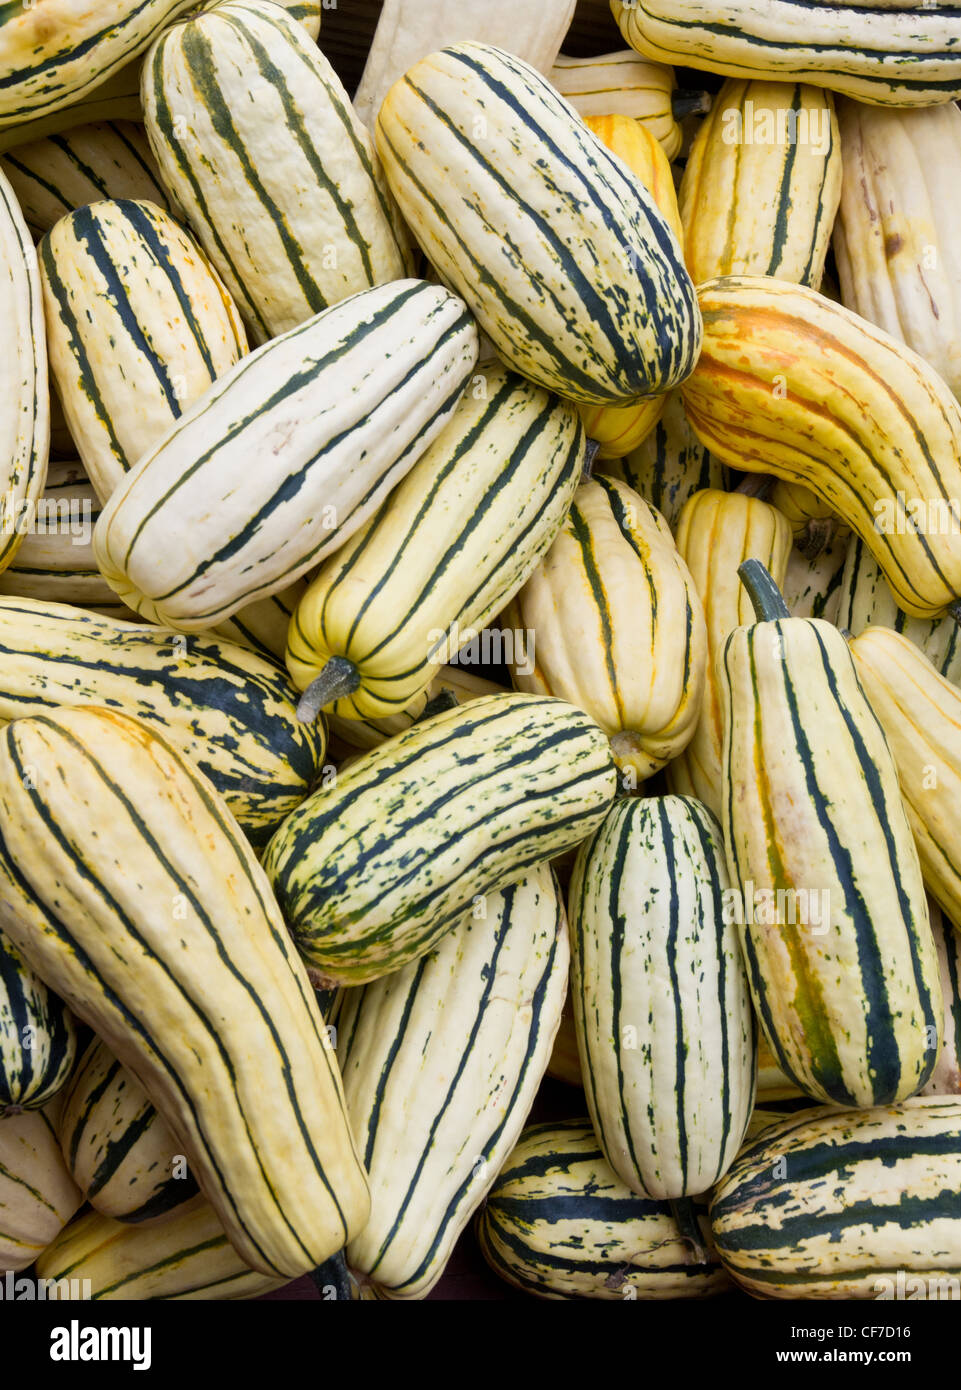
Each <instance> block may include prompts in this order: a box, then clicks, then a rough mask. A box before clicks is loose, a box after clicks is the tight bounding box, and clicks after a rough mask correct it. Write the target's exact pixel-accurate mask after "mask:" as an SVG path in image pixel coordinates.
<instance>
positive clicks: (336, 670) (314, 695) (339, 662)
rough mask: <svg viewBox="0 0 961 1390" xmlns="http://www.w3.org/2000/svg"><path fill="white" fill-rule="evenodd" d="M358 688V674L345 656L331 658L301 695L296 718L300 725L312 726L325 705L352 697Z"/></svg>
mask: <svg viewBox="0 0 961 1390" xmlns="http://www.w3.org/2000/svg"><path fill="white" fill-rule="evenodd" d="M359 686H360V672H359V671H358V670H357V667H356V666H355V665H354V663H353V662H352V661H348V660H347V658H346V657H345V656H332V657H331V658H330V660H329V661H328V662H327V663H326V665H325V666H324V669H323V670H322V671H321V673H320V675H319V676H318V677H317V679H316V680H312V681H311V682H310V685H308V687H307V689H306V690H305V691H304V693H303V695H301V697H300V700H299V702H298V705H297V718H298V719H299V720H300V722H301V723H302V724H313V722H314V720H315V719H316V718H317V716H318V714H320V711H321V710H322V709H323V708H324V707H325V705H332V704H333V703H334V701H335V700H343V699H345V698H346V697H347V696H348V695H353V693H354V691H355V690H357V689H358V688H359Z"/></svg>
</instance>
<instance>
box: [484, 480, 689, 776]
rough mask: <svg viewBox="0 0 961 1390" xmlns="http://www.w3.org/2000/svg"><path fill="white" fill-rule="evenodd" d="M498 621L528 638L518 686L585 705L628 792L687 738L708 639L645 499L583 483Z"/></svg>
mask: <svg viewBox="0 0 961 1390" xmlns="http://www.w3.org/2000/svg"><path fill="white" fill-rule="evenodd" d="M502 622H503V623H504V624H505V625H506V626H507V627H508V628H512V629H513V630H514V632H515V633H516V632H523V633H524V634H526V637H525V643H526V652H525V654H526V663H525V666H524V667H522V665H521V664H520V663H519V662H518V661H517V660H515V661H514V662H513V664H512V671H513V675H514V682H515V684H516V685H517V687H518V689H520V690H526V691H531V692H535V693H537V694H541V695H557V696H560V697H561V698H562V699H565V700H569V701H570V703H571V704H573V705H578V706H579V707H580V708H581V709H583V710H585V711H586V712H587V713H588V714H589V715H590V716H591V718H592V719H593V720H594V721H595V722H596V723H597V724H598V725H599V726H600V727H601V728H602V729H603V730H604V732H605V733H606V734H607V736H608V737H609V739H610V740H611V751H612V753H613V755H614V760H615V762H616V763H617V765H618V767H619V768H621V769H622V771H624V773H625V775H626V784H627V785H628V786H634V785H636V784H637V782H639V781H643V780H644V779H645V778H647V777H650V776H652V775H653V774H654V773H655V772H657V770H658V769H659V768H661V767H663V766H664V765H665V763H667V762H669V761H670V760H671V758H675V757H677V755H678V754H679V753H680V752H681V750H682V749H683V748H684V746H685V745H686V744H687V743H688V742H689V740H690V739H691V737H692V735H693V733H694V728H695V725H696V723H697V719H698V716H699V713H700V708H701V701H702V698H703V693H704V682H705V663H706V660H707V634H706V631H705V625H704V612H703V609H702V607H701V600H700V599H699V597H698V595H697V590H696V588H695V585H694V581H693V580H692V578H691V574H690V571H689V570H688V568H687V565H686V564H685V563H684V561H683V560H682V558H681V556H680V555H679V554H678V552H677V548H676V547H675V545H674V541H673V539H672V537H671V533H670V531H669V530H668V528H667V523H666V522H665V520H664V518H663V517H662V516H661V515H660V513H659V512H657V511H656V510H655V509H654V508H653V507H652V506H651V505H650V504H649V503H648V502H646V501H645V500H644V498H643V497H638V495H637V493H636V492H632V491H631V490H630V488H627V487H625V486H624V484H623V483H618V482H615V481H614V480H613V479H612V478H603V477H598V478H596V479H593V480H592V481H590V482H586V483H583V484H582V485H581V486H580V488H578V490H577V493H576V495H575V497H574V505H573V506H572V508H571V510H570V513H569V515H568V517H567V520H566V521H565V523H564V525H563V527H562V528H561V531H560V533H559V535H558V537H557V539H556V540H555V542H554V544H553V545H552V546H551V548H550V550H549V551H548V553H547V555H546V556H545V557H544V559H543V560H542V561H541V563H540V565H539V566H538V567H537V569H536V570H535V571H534V573H533V575H532V576H531V578H530V579H529V580H528V581H527V583H526V584H525V585H524V587H523V589H521V591H520V593H519V594H518V595H517V597H516V599H515V600H514V602H513V603H512V604H510V605H509V606H508V608H507V610H506V611H505V614H504V616H503V618H502Z"/></svg>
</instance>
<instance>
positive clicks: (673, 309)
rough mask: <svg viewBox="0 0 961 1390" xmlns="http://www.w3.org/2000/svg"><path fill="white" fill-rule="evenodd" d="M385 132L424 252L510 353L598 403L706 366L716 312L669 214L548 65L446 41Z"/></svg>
mask: <svg viewBox="0 0 961 1390" xmlns="http://www.w3.org/2000/svg"><path fill="white" fill-rule="evenodd" d="M376 135H377V146H378V149H379V150H380V154H381V159H382V160H383V163H384V169H385V170H386V173H387V177H388V179H389V181H390V186H391V188H392V190H393V192H394V195H395V197H396V198H397V201H398V203H399V204H400V208H401V211H402V212H403V214H404V216H405V217H406V219H407V221H408V223H409V224H410V227H411V230H412V231H413V233H414V235H415V236H416V237H417V239H418V241H419V242H420V245H421V248H422V249H423V251H424V254H425V255H426V256H427V259H428V260H429V261H430V262H431V264H432V265H434V266H436V268H437V270H438V272H439V273H440V275H441V278H442V279H443V281H444V283H445V284H450V285H451V286H452V287H453V288H454V289H456V290H457V292H458V293H459V294H461V295H463V297H464V299H465V300H466V301H467V303H468V304H469V305H470V307H471V310H472V311H473V313H474V315H475V317H476V318H477V321H478V323H479V324H480V326H481V328H482V329H483V330H484V332H485V333H486V334H487V335H488V337H489V338H490V339H491V341H492V343H493V344H494V347H495V348H496V350H497V352H498V353H499V355H500V356H501V357H503V359H504V360H505V361H506V362H507V364H508V366H511V367H513V368H514V369H515V370H516V371H518V372H520V373H521V375H523V376H527V377H530V379H531V380H532V381H535V382H537V384H538V385H540V386H544V387H546V388H547V389H548V390H550V391H557V392H558V393H559V394H560V395H563V396H567V397H569V398H570V399H571V400H575V401H579V402H583V403H585V404H587V405H591V404H594V405H626V404H630V403H631V402H633V401H634V400H636V398H637V397H638V396H643V395H651V394H655V395H656V394H659V393H660V392H662V391H666V390H667V389H668V388H669V387H671V386H675V385H677V384H678V383H679V382H681V381H682V380H683V379H684V378H685V377H686V376H687V375H688V374H689V373H690V371H691V369H692V367H693V365H694V361H695V359H696V357H697V353H698V349H699V347H700V340H701V325H700V318H699V315H698V311H697V304H696V297H695V295H694V291H693V287H692V285H691V281H690V278H689V276H688V274H687V271H686V270H685V268H684V263H683V260H682V257H681V251H680V247H679V245H678V242H677V239H676V237H675V236H674V234H673V233H672V232H671V230H670V227H669V225H668V222H667V219H666V218H665V217H664V216H663V214H662V213H661V212H660V211H659V209H658V208H657V206H656V205H655V203H654V200H653V197H652V196H651V194H650V193H649V192H648V191H647V190H646V189H645V188H644V187H643V185H642V184H641V183H640V182H639V180H638V179H636V178H635V177H634V176H633V175H632V174H631V173H630V172H629V171H628V170H627V169H626V168H625V166H624V164H623V163H622V162H621V161H620V160H619V159H617V158H616V156H614V155H612V154H611V153H610V152H609V151H608V150H606V149H605V147H604V146H603V144H602V143H601V141H600V140H598V139H597V137H596V136H595V135H593V134H592V133H591V132H590V131H589V130H588V129H587V128H586V126H585V125H584V124H583V122H582V121H581V120H580V119H579V118H578V116H577V115H576V113H575V112H573V111H572V110H571V108H570V107H569V106H568V105H567V103H566V102H565V101H564V100H563V98H561V97H559V96H558V95H557V93H556V92H555V91H554V89H553V88H552V87H551V86H550V84H549V83H548V82H546V81H545V80H544V78H542V77H541V76H540V74H539V73H537V72H535V71H534V69H533V68H531V67H529V66H528V65H527V64H526V63H523V62H521V61H520V60H519V59H517V58H513V57H512V56H511V55H510V54H508V53H505V52H503V51H501V50H500V49H496V48H491V47H489V46H488V45H485V44H477V43H462V44H456V45H454V46H453V47H451V48H446V49H443V50H442V51H441V52H439V53H434V54H432V55H430V57H427V58H424V59H423V60H422V61H421V62H419V63H416V64H415V65H414V67H412V68H411V69H410V70H409V72H408V73H407V74H406V76H405V77H403V78H402V79H401V80H400V81H399V82H397V83H395V85H394V86H393V87H392V88H391V90H390V92H389V93H388V95H387V99H386V100H385V102H384V105H383V106H382V107H381V110H380V115H379V116H378V118H377V129H376ZM454 171H456V174H455V172H454ZM508 229H509V231H508ZM519 248H522V251H521V249H519Z"/></svg>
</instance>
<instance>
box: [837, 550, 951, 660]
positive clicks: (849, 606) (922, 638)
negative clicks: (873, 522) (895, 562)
mask: <svg viewBox="0 0 961 1390" xmlns="http://www.w3.org/2000/svg"><path fill="white" fill-rule="evenodd" d="M837 624H838V627H840V628H847V630H848V631H849V632H852V633H853V634H854V636H855V637H859V636H860V635H861V633H862V632H863V631H864V629H865V628H866V627H868V626H869V625H874V626H877V627H891V628H894V630H895V631H896V632H901V633H903V634H904V636H905V637H907V638H910V640H911V641H912V642H913V643H914V645H915V646H916V647H917V648H918V649H919V650H920V651H922V652H924V654H925V656H926V657H927V658H928V660H929V661H930V662H931V663H932V664H933V665H934V666H935V667H936V668H937V670H939V671H940V672H941V674H942V676H946V677H947V679H948V680H949V681H953V683H954V684H955V685H959V686H961V627H959V626H958V624H957V623H956V622H955V620H954V618H953V617H952V616H951V615H950V614H949V615H948V616H947V617H944V618H911V617H909V616H908V615H907V613H905V611H904V609H903V608H899V607H898V605H897V601H896V600H895V597H894V595H893V594H892V592H891V588H890V586H889V584H888V582H887V580H886V579H885V577H884V575H883V574H882V573H881V567H880V565H879V564H878V562H877V560H875V558H874V556H873V555H872V554H871V552H870V550H868V548H867V546H866V545H865V544H864V542H863V541H862V540H861V539H860V537H859V536H851V538H850V540H849V542H848V546H847V551H846V555H845V560H844V569H843V571H842V573H841V588H840V598H839V600H838V613H837Z"/></svg>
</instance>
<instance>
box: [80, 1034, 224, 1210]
mask: <svg viewBox="0 0 961 1390" xmlns="http://www.w3.org/2000/svg"><path fill="white" fill-rule="evenodd" d="M57 1136H58V1138H59V1140H60V1146H61V1148H62V1149H63V1156H64V1159H65V1160H66V1163H67V1166H68V1167H69V1169H70V1173H71V1176H72V1177H73V1180H74V1182H75V1183H76V1184H77V1186H78V1187H79V1188H80V1191H81V1192H82V1193H83V1197H84V1201H86V1202H89V1203H90V1205H91V1206H92V1207H93V1208H94V1209H95V1210H96V1211H98V1212H101V1213H102V1214H103V1215H104V1216H110V1217H113V1218H114V1219H115V1220H117V1221H135V1222H139V1221H152V1220H155V1219H156V1218H157V1217H159V1216H163V1215H165V1213H166V1212H168V1211H172V1210H173V1208H174V1207H178V1206H180V1205H181V1204H182V1203H184V1202H189V1201H190V1200H191V1198H193V1197H195V1196H196V1194H197V1183H196V1180H195V1178H194V1176H193V1174H192V1173H191V1172H190V1170H189V1169H188V1167H187V1160H186V1158H185V1157H184V1155H183V1154H181V1153H179V1152H178V1149H177V1141H176V1140H175V1139H174V1137H173V1135H172V1134H171V1132H170V1130H169V1129H168V1127H167V1125H166V1124H165V1123H164V1121H163V1120H162V1119H161V1118H160V1116H159V1115H158V1113H157V1111H156V1110H155V1109H154V1107H153V1105H152V1104H151V1103H150V1101H149V1099H148V1098H147V1094H146V1092H145V1091H144V1089H143V1087H142V1086H141V1085H140V1083H139V1081H138V1080H137V1078H136V1077H135V1076H134V1075H133V1073H132V1072H130V1071H128V1070H127V1068H126V1067H125V1066H123V1065H122V1064H121V1063H120V1062H118V1061H117V1059H116V1057H114V1055H113V1054H112V1052H111V1051H110V1049H109V1048H108V1047H107V1045H106V1044H105V1043H104V1042H102V1041H101V1040H100V1039H99V1038H96V1037H95V1038H92V1039H91V1040H90V1042H89V1043H88V1044H87V1047H86V1049H85V1051H84V1053H83V1055H82V1056H81V1058H80V1060H79V1062H78V1063H77V1068H76V1070H75V1072H74V1073H73V1076H72V1077H71V1079H70V1085H69V1086H68V1087H67V1089H66V1091H65V1093H64V1097H63V1104H62V1107H61V1110H60V1116H59V1119H58V1120H57Z"/></svg>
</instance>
